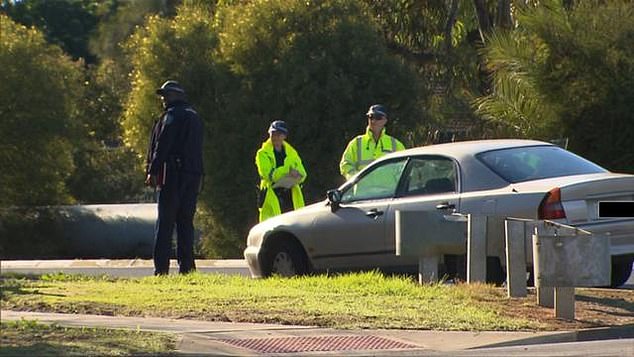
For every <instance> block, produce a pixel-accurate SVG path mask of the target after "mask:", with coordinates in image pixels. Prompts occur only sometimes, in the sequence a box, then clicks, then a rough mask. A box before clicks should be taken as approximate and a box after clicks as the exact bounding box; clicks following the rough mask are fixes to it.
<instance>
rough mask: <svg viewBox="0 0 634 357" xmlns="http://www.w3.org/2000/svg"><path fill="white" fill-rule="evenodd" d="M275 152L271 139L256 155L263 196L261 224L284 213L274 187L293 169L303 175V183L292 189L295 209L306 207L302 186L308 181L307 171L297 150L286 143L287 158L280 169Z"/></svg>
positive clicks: (260, 214) (260, 213)
mask: <svg viewBox="0 0 634 357" xmlns="http://www.w3.org/2000/svg"><path fill="white" fill-rule="evenodd" d="M273 150H274V148H273V143H272V142H271V139H268V140H266V141H265V142H264V143H262V147H261V148H260V149H259V150H258V152H257V153H256V155H255V165H256V167H257V169H258V174H259V175H260V194H261V195H263V197H262V202H259V204H258V206H259V207H258V210H259V220H260V222H262V221H264V220H266V219H268V218H271V217H273V216H277V215H279V214H281V213H282V211H281V208H280V202H279V200H278V198H277V196H276V195H275V192H273V185H274V184H275V182H277V181H278V180H280V179H281V178H282V177H284V176H286V175H287V174H288V173H289V172H290V170H291V169H294V170H297V171H298V172H299V173H300V174H301V175H302V179H301V181H300V182H299V183H298V184H296V185H294V186H293V187H291V198H292V200H293V209H298V208H300V207H304V195H303V194H302V188H301V186H300V184H301V183H302V182H303V181H304V180H306V169H305V168H304V165H303V164H302V160H301V158H300V157H299V154H298V153H297V150H295V148H293V147H292V146H291V144H289V143H287V142H286V141H285V142H284V150H285V151H286V158H285V159H284V164H283V165H282V166H280V167H277V165H276V164H277V163H276V161H275V153H274V152H273Z"/></svg>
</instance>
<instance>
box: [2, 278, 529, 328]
mask: <svg viewBox="0 0 634 357" xmlns="http://www.w3.org/2000/svg"><path fill="white" fill-rule="evenodd" d="M1 284H2V307H3V309H12V310H31V311H51V312H67V313H89V314H104V315H128V316H139V315H145V316H156V317H172V318H178V317H187V318H192V319H199V320H211V321H234V322H266V323H280V324H294V325H316V326H323V327H335V328H392V329H436V330H471V331H480V330H507V331H513V330H535V329H539V328H540V324H539V323H537V322H535V321H534V320H527V319H524V318H518V317H509V316H507V315H505V314H504V313H503V311H501V310H502V309H503V306H504V304H503V301H505V300H506V296H505V294H504V293H503V292H502V291H500V290H499V289H495V288H494V287H492V286H489V285H482V284H470V285H467V284H459V285H445V284H432V285H423V286H420V285H418V284H417V283H416V282H414V281H413V280H411V279H408V278H404V277H386V276H383V275H381V274H379V273H375V272H370V273H357V274H349V275H338V276H310V277H298V278H291V279H285V278H271V279H260V280H253V279H250V278H245V277H241V276H227V275H216V274H199V273H194V274H190V275H187V276H177V275H171V276H167V277H147V278H111V277H105V276H104V277H87V276H77V275H63V274H54V275H44V276H41V277H39V278H36V279H28V278H24V277H15V276H14V277H10V276H4V277H2V281H1Z"/></svg>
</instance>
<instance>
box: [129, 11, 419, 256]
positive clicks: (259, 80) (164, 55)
mask: <svg viewBox="0 0 634 357" xmlns="http://www.w3.org/2000/svg"><path fill="white" fill-rule="evenodd" d="M210 13H214V8H213V7H211V8H210V7H205V6H201V5H191V6H183V7H181V8H180V10H179V13H178V15H177V16H176V17H175V18H174V20H171V21H170V20H164V19H160V18H157V17H153V18H151V19H150V20H149V22H148V23H147V24H146V26H145V28H144V29H143V31H140V32H138V33H137V34H135V35H134V36H133V38H132V40H131V41H130V43H129V45H128V49H129V51H130V53H131V54H132V63H133V64H134V67H135V72H134V85H133V89H132V92H131V95H130V100H129V102H128V105H127V107H126V114H125V122H124V126H125V132H126V140H127V142H128V143H129V144H130V145H131V146H132V147H134V148H135V149H136V150H137V151H138V152H142V151H143V150H144V149H145V146H146V145H147V137H148V133H149V129H150V127H151V125H152V122H153V120H155V119H156V117H157V115H158V114H159V105H158V103H159V102H158V98H157V96H156V95H155V94H154V91H155V89H156V88H157V87H158V86H159V85H160V83H161V82H162V81H164V80H166V79H168V78H172V79H176V80H179V81H180V82H181V83H182V84H183V85H184V87H185V88H186V90H187V92H188V94H189V97H190V101H191V102H192V103H193V104H194V106H195V107H196V108H197V110H198V111H199V112H200V114H201V116H202V118H203V119H204V121H205V125H206V130H205V134H206V137H205V140H206V142H205V145H206V147H205V165H206V180H205V189H204V191H203V194H202V196H201V201H202V205H203V206H204V207H205V209H206V211H207V212H208V217H207V218H205V219H203V221H205V220H207V221H209V222H210V224H209V226H208V227H212V228H213V229H210V231H212V233H210V232H209V231H205V234H212V235H214V236H213V237H206V239H208V240H210V241H211V242H218V244H222V246H223V248H222V249H218V245H217V244H207V245H205V244H203V246H206V247H207V248H206V251H208V252H211V254H212V255H215V254H221V255H222V256H225V257H227V256H233V257H236V256H240V255H241V251H242V249H243V248H244V237H245V236H246V232H247V230H248V228H249V227H250V226H251V225H252V224H253V223H255V221H256V213H257V210H256V203H255V186H256V184H257V182H258V180H259V179H258V176H257V173H256V170H255V165H254V156H255V152H256V150H257V149H258V148H259V146H260V144H261V141H262V140H264V139H265V138H266V136H267V134H266V129H267V127H268V125H269V123H270V122H271V121H273V120H275V119H284V120H286V121H287V122H288V123H289V127H290V131H291V133H290V137H289V142H290V143H291V144H292V145H294V146H295V147H296V148H297V149H298V151H299V153H300V155H301V157H302V159H303V161H304V164H305V166H306V167H307V170H308V176H309V178H308V182H307V184H306V186H305V188H304V192H305V195H306V197H307V201H308V202H311V201H314V200H316V199H321V198H322V196H323V195H324V192H325V190H326V189H328V188H332V187H335V186H337V185H338V184H339V183H341V180H342V179H341V178H340V175H339V173H338V166H337V165H338V161H339V159H340V156H341V153H342V151H343V149H344V148H345V145H346V143H347V142H348V141H349V140H350V139H351V138H352V137H353V136H355V135H358V134H359V133H361V132H362V131H363V130H364V128H365V125H366V121H365V119H364V117H363V113H365V111H366V110H367V108H368V107H369V106H370V105H371V104H374V103H383V104H386V105H387V106H388V108H389V109H390V114H391V116H390V119H391V120H390V124H389V125H390V128H389V129H388V130H390V132H392V133H394V134H395V135H396V136H397V137H399V136H402V134H403V133H404V132H405V130H406V129H407V128H409V127H410V126H411V125H412V123H414V122H416V121H417V120H419V118H420V112H419V111H417V110H416V104H417V103H418V87H417V85H416V80H415V78H416V77H415V75H414V74H413V73H412V72H411V71H410V70H408V68H407V66H406V65H404V64H403V63H401V62H400V61H399V60H397V59H395V58H394V57H392V56H390V55H389V54H388V53H387V51H386V49H385V46H384V44H383V41H382V39H381V36H380V34H379V32H378V29H377V28H376V27H375V25H373V23H372V22H368V21H367V17H366V15H365V14H366V13H367V9H366V8H365V7H363V6H361V5H359V4H357V3H355V2H350V1H325V2H320V3H319V4H317V3H313V2H297V1H291V0H286V1H283V0H277V1H253V2H244V3H242V2H237V3H236V4H233V5H226V4H225V5H222V6H219V8H218V9H217V13H215V15H214V16H213V17H212V16H210ZM220 242H222V243H220Z"/></svg>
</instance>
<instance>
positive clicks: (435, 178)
mask: <svg viewBox="0 0 634 357" xmlns="http://www.w3.org/2000/svg"><path fill="white" fill-rule="evenodd" d="M455 191H456V165H454V163H453V161H451V160H449V159H446V158H441V157H428V158H412V159H411V161H410V164H409V170H408V172H407V174H406V176H405V182H404V188H403V196H420V195H433V194H438V193H444V192H455Z"/></svg>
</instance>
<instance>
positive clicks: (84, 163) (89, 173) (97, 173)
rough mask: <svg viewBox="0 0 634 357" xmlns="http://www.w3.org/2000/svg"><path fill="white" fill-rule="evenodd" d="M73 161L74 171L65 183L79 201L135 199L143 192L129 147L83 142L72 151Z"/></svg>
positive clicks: (111, 201) (97, 201)
mask: <svg viewBox="0 0 634 357" xmlns="http://www.w3.org/2000/svg"><path fill="white" fill-rule="evenodd" d="M74 161H75V165H76V170H75V172H74V174H73V175H72V176H71V177H69V178H68V180H67V185H68V189H69V191H70V193H71V194H72V195H73V197H74V198H75V199H76V200H77V201H79V202H84V203H122V202H138V199H139V198H140V197H141V196H142V194H143V179H144V177H143V173H142V172H140V170H139V167H138V165H136V163H137V155H136V154H135V153H134V152H133V151H132V150H131V149H129V148H126V147H123V146H121V147H107V146H104V145H100V144H98V143H95V142H87V143H85V144H84V145H82V147H81V149H80V150H77V151H75V153H74Z"/></svg>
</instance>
